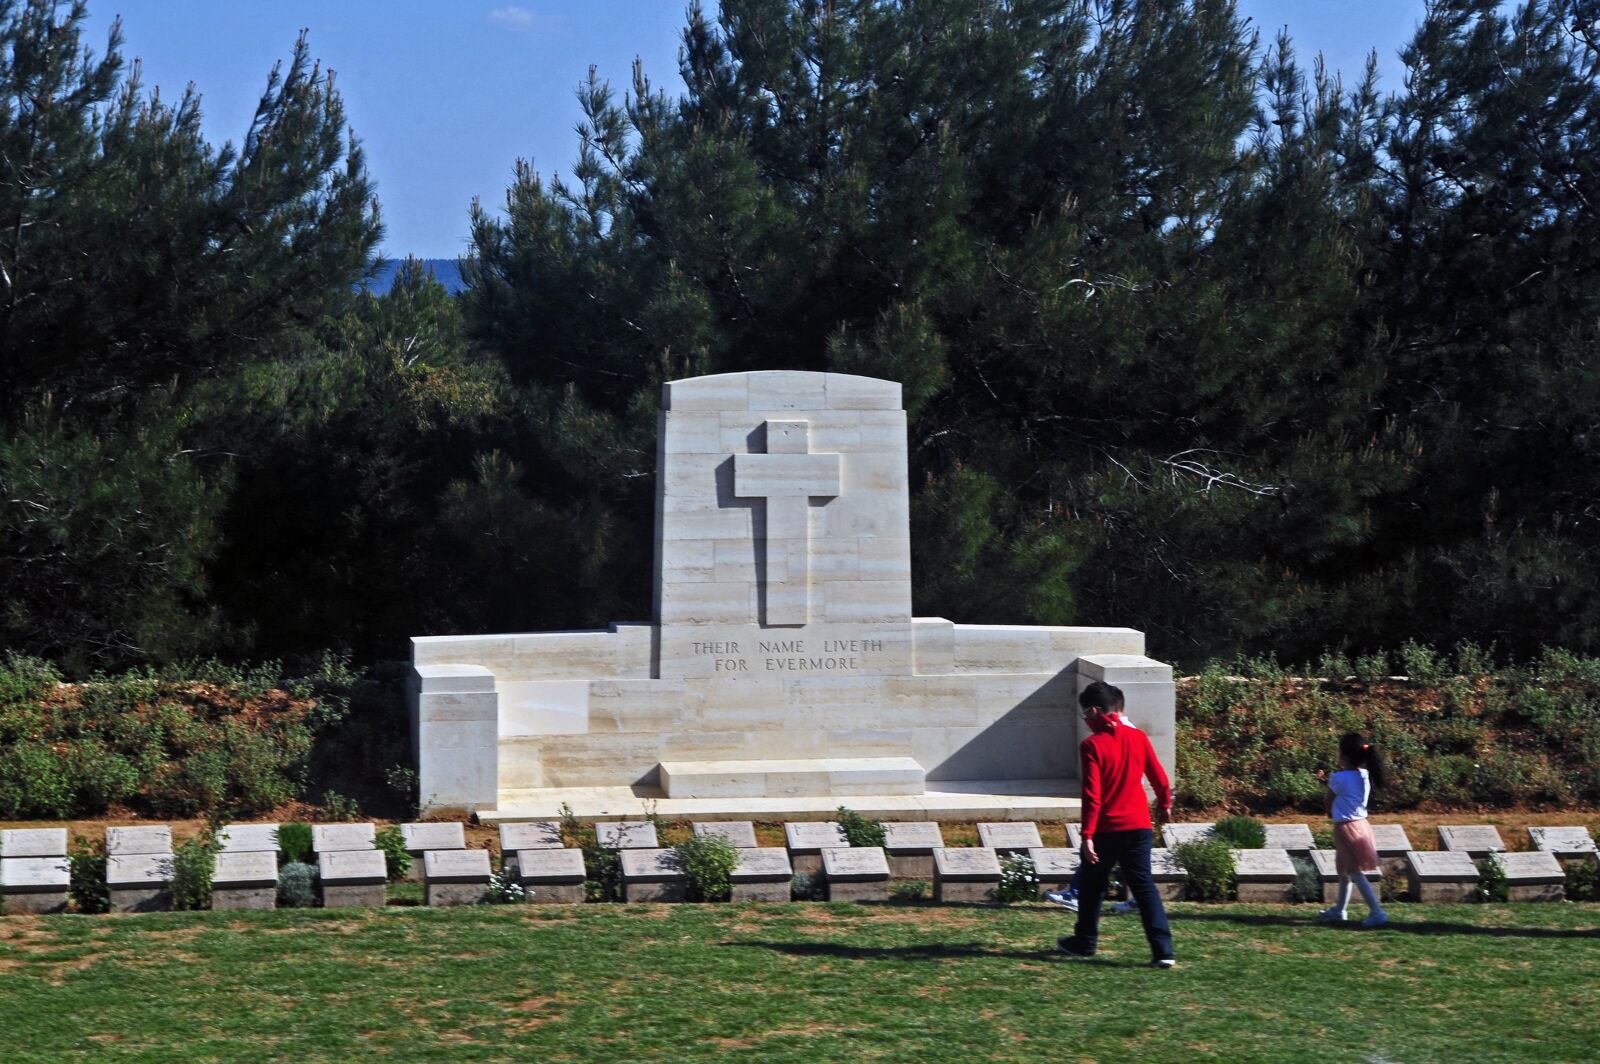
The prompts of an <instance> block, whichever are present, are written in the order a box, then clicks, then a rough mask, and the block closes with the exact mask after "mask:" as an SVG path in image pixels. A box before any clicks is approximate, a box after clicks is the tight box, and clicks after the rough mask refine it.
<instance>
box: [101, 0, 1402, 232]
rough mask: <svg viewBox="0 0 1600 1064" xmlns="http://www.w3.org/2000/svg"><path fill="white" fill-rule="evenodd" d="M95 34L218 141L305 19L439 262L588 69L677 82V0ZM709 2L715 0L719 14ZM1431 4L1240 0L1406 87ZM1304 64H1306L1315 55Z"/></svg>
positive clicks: (134, 22) (374, 5)
mask: <svg viewBox="0 0 1600 1064" xmlns="http://www.w3.org/2000/svg"><path fill="white" fill-rule="evenodd" d="M89 2H90V23H89V31H88V39H89V40H90V41H91V42H92V43H93V46H94V48H95V50H96V51H100V50H102V49H103V48H104V44H105V34H106V30H107V28H108V27H109V25H110V22H111V20H112V18H113V17H114V16H116V15H117V14H120V15H121V16H122V23H123V27H122V28H123V40H124V44H123V52H124V56H125V57H127V58H130V59H131V58H133V57H138V58H139V59H140V60H141V63H142V67H143V80H144V83H145V85H146V86H147V87H154V86H158V85H159V86H160V87H161V90H162V94H163V95H164V96H169V97H171V96H176V95H177V94H178V93H179V92H181V91H182V89H183V87H184V86H185V85H186V84H188V83H190V82H193V83H194V85H195V87H196V88H197V89H198V90H199V92H200V93H201V97H202V109H203V114H204V123H205V130H206V134H207V136H208V137H209V138H210V139H211V140H212V141H213V142H216V143H221V142H222V141H224V140H233V141H234V142H236V143H237V142H238V141H239V140H241V139H242V138H243V135H244V132H245V130H246V129H247V128H248V126H249V122H250V116H251V114H252V112H253V111H254V109H255V103H256V100H257V99H258V98H259V96H260V94H261V90H262V88H263V86H264V85H265V83H266V76H267V72H268V71H269V70H270V69H271V68H272V64H273V63H274V62H275V61H277V60H279V59H283V58H286V57H287V56H288V55H289V53H290V51H291V49H292V48H293V46H294V40H295V36H296V35H297V34H298V32H299V31H300V29H302V28H305V29H309V30H310V41H311V51H312V54H313V55H315V56H317V57H319V58H320V59H321V60H322V61H323V63H324V65H326V66H329V67H332V68H333V69H334V70H335V71H336V72H337V73H338V82H337V84H338V86H339V89H340V91H341V93H342V94H343V96H344V100H345V107H346V111H347V114H348V117H349V120H350V124H351V125H352V126H353V127H354V128H355V131H356V134H357V136H359V137H360V138H361V141H362V143H363V145H364V146H365V148H366V152H367V166H368V169H369V171H370V172H371V174H372V176H373V177H374V178H375V179H376V181H377V184H378V198H379V200H380V202H381V205H382V212H383V219H384V224H385V226H386V230H387V232H386V235H385V237H384V240H383V251H384V254H386V255H390V256H398V255H405V254H413V255H419V256H422V257H425V258H445V257H450V256H454V255H459V254H461V253H463V252H464V251H465V250H466V242H467V209H468V205H469V204H470V203H471V201H472V198H473V197H474V196H479V197H481V198H482V200H483V202H484V204H485V205H487V206H490V207H496V206H498V205H499V204H500V203H501V202H502V201H503V199H504V196H505V188H506V185H507V184H508V183H509V180H510V175H511V168H512V164H513V163H514V162H515V160H516V159H517V158H519V157H521V158H526V159H529V160H531V161H532V163H533V165H534V168H535V169H537V170H539V171H540V172H541V173H544V174H546V175H549V174H551V173H553V172H560V171H565V170H566V169H567V167H568V166H569V165H570V164H571V161H572V159H573V157H574V156H575V154H576V148H577V138H576V136H575V134H574V133H573V126H574V124H575V123H576V122H577V120H578V117H579V112H578V106H577V103H576V101H575V99H574V90H575V89H576V87H577V85H578V84H579V82H581V81H582V80H583V79H584V78H585V77H586V76H587V72H588V69H589V67H590V65H591V64H592V65H594V66H596V67H597V68H598V71H599V74H600V76H601V77H603V78H609V79H610V80H611V82H612V84H613V85H615V86H616V87H618V88H619V89H623V88H626V87H628V85H629V83H630V77H631V70H632V63H633V60H634V57H635V56H637V57H638V58H639V59H641V60H642V61H643V63H644V69H645V73H646V74H647V75H649V77H650V79H651V81H652V82H653V83H654V84H656V85H657V86H660V87H663V88H666V89H667V90H668V91H669V92H675V91H677V90H678V89H680V88H681V87H682V83H681V82H680V81H679V79H678V74H677V70H678V67H677V52H678V37H679V33H680V31H681V29H682V27H683V24H684V21H685V19H684V11H685V9H686V6H687V5H686V3H684V2H680V0H587V2H580V0H520V2H506V0H448V2H445V0H384V2H381V3H380V2H377V0H337V2H331V3H330V2H329V0H271V2H265V0H262V2H256V0H89ZM711 4H712V0H707V7H708V9H709V8H710V7H711ZM1422 7H1423V0H1240V4H1239V8H1240V11H1241V12H1242V13H1243V14H1245V15H1248V16H1250V17H1251V18H1252V19H1254V20H1255V22H1256V23H1257V24H1258V25H1260V26H1261V27H1262V28H1263V31H1264V36H1270V35H1272V34H1274V33H1276V32H1277V30H1278V29H1279V28H1280V27H1283V26H1285V25H1287V26H1288V27H1289V30H1290V33H1291V35H1292V36H1293V37H1294V39H1295V43H1296V46H1297V48H1298V50H1299V51H1300V53H1301V55H1302V56H1303V57H1306V58H1309V57H1310V56H1311V55H1313V54H1315V53H1316V52H1318V51H1320V52H1322V53H1324V55H1325V56H1326V57H1327V61H1328V65H1329V66H1330V67H1334V68H1337V69H1339V70H1342V71H1344V72H1346V73H1347V74H1355V73H1358V72H1359V71H1360V69H1361V68H1362V66H1363V65H1364V63H1365V61H1366V55H1367V52H1368V51H1369V50H1370V49H1373V48H1376V49H1377V50H1378V57H1379V63H1380V72H1381V74H1382V75H1383V85H1384V87H1387V88H1391V89H1392V88H1398V87H1399V83H1400V66H1399V62H1398V60H1397V59H1396V58H1395V53H1396V52H1397V51H1398V50H1399V48H1400V47H1401V46H1402V44H1404V43H1405V41H1406V40H1407V39H1408V38H1409V37H1410V36H1411V32H1412V30H1413V29H1414V28H1415V26H1416V24H1417V21H1418V20H1419V19H1420V18H1421V15H1422ZM1308 65H1309V64H1308Z"/></svg>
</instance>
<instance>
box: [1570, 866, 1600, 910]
mask: <svg viewBox="0 0 1600 1064" xmlns="http://www.w3.org/2000/svg"><path fill="white" fill-rule="evenodd" d="M1564 867H1565V869H1566V873H1567V900H1568V901H1600V865H1596V864H1595V862H1594V861H1592V860H1589V861H1567V862H1564Z"/></svg>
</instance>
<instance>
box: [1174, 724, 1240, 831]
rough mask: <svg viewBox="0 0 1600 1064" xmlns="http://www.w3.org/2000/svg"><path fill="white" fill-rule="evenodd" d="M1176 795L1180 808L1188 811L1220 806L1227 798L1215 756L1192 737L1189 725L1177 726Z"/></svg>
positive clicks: (1192, 732)
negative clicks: (1181, 806)
mask: <svg viewBox="0 0 1600 1064" xmlns="http://www.w3.org/2000/svg"><path fill="white" fill-rule="evenodd" d="M1177 762H1178V763H1177V765H1176V766H1175V768H1176V772H1177V795H1176V800H1177V802H1178V803H1179V804H1181V805H1183V806H1185V807H1186V808H1189V809H1205V808H1208V807H1210V806H1213V805H1220V804H1221V803H1222V802H1223V801H1224V800H1225V799H1226V798H1227V797H1228V791H1227V787H1226V785H1225V784H1224V783H1223V782H1222V774H1221V772H1220V771H1219V770H1218V765H1217V755H1216V752H1215V751H1213V750H1209V749H1207V748H1206V747H1205V746H1204V745H1202V744H1201V743H1200V742H1199V741H1198V740H1197V739H1196V738H1195V737H1194V731H1193V729H1192V727H1191V726H1190V725H1189V722H1188V721H1185V720H1180V721H1179V722H1178V741H1177Z"/></svg>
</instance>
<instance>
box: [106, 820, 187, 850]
mask: <svg viewBox="0 0 1600 1064" xmlns="http://www.w3.org/2000/svg"><path fill="white" fill-rule="evenodd" d="M171 852H172V828H171V827H169V826H168V825H166V824H152V825H150V826H149V827H127V828H106V856H108V857H117V856H132V855H134V854H148V853H167V854H170V853H171Z"/></svg>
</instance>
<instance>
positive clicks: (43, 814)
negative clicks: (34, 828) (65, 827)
mask: <svg viewBox="0 0 1600 1064" xmlns="http://www.w3.org/2000/svg"><path fill="white" fill-rule="evenodd" d="M72 812H73V808H72V782H71V778H70V777H69V776H68V775H67V766H66V765H65V764H63V761H62V758H61V757H60V755H58V754H57V753H56V752H55V751H54V750H53V749H51V748H50V746H49V745H48V744H46V743H43V742H32V741H29V742H19V743H15V744H14V745H12V746H10V747H9V748H7V749H4V750H0V820H59V819H61V818H62V817H67V816H71V815H72Z"/></svg>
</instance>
